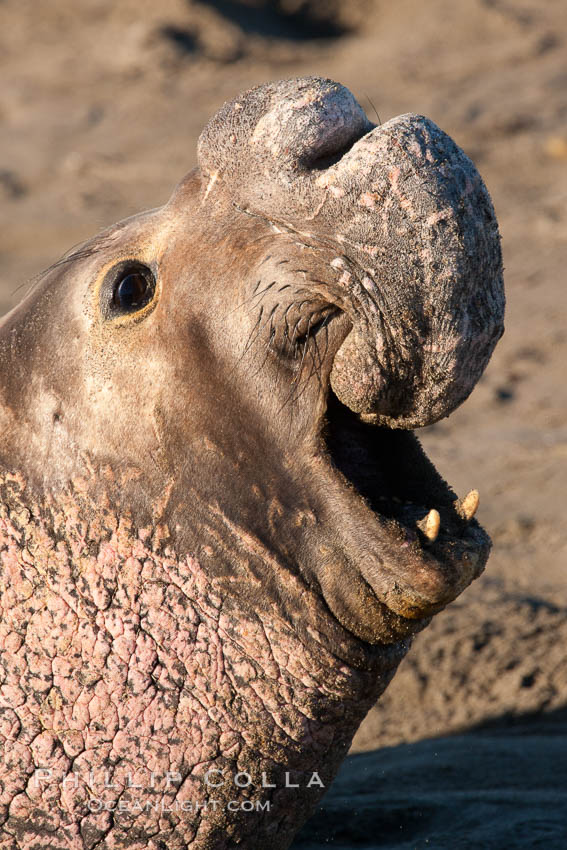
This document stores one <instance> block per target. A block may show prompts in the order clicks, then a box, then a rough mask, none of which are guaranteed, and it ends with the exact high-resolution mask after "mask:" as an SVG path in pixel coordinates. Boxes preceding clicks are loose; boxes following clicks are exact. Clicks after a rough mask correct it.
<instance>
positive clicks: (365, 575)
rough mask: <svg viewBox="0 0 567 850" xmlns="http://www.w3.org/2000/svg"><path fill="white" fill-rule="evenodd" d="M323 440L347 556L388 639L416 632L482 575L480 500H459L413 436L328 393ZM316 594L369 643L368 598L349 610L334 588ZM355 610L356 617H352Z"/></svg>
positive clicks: (485, 544) (484, 544) (484, 550)
mask: <svg viewBox="0 0 567 850" xmlns="http://www.w3.org/2000/svg"><path fill="white" fill-rule="evenodd" d="M324 439H325V444H326V449H327V451H326V458H325V460H326V463H327V464H328V465H329V466H330V467H331V471H332V474H333V477H334V479H335V483H336V485H337V489H338V488H340V489H341V490H342V492H343V494H344V497H345V498H344V501H343V503H342V504H343V508H344V509H345V510H344V513H343V514H342V516H341V517H340V518H339V521H340V523H341V526H342V529H341V533H343V539H345V540H346V539H348V543H347V545H346V549H347V550H348V558H349V560H350V561H351V563H352V562H353V561H355V562H356V566H357V572H358V573H359V575H360V579H361V581H362V583H363V584H364V587H365V588H366V591H368V590H370V591H371V594H370V596H371V597H374V598H375V600H376V602H377V603H378V607H380V608H381V609H384V608H385V609H387V612H388V617H389V622H390V626H391V627H392V629H393V632H394V633H396V635H397V636H398V637H399V636H402V635H403V634H404V633H406V634H407V633H409V632H411V631H415V630H416V629H417V628H418V627H419V626H418V621H422V620H424V619H425V618H428V617H430V616H431V615H432V614H434V613H436V612H437V611H439V610H440V609H442V608H443V607H444V606H445V605H446V604H447V603H448V602H450V601H452V600H453V599H454V598H455V597H456V596H458V595H459V593H461V592H462V590H464V588H465V587H467V586H468V585H469V584H470V582H471V581H473V579H475V578H476V577H477V576H478V575H480V573H481V572H482V570H483V569H484V565H485V563H486V560H487V558H488V554H489V550H490V539H489V538H488V536H487V535H486V533H485V532H484V531H483V529H482V528H481V527H480V526H479V524H478V523H477V522H476V520H475V519H474V513H475V510H476V508H477V506H478V493H477V492H476V491H474V490H473V491H471V492H470V493H469V494H468V495H467V496H465V497H464V498H463V499H458V498H457V497H456V495H455V493H454V492H453V491H452V490H451V488H450V487H449V486H448V485H447V484H446V482H445V481H444V480H443V479H442V478H441V476H440V475H439V474H438V473H437V471H436V469H435V467H434V466H433V464H432V463H431V461H430V460H429V459H428V458H427V456H426V454H425V452H424V451H423V449H422V448H421V445H420V443H419V441H418V439H417V438H416V436H415V435H414V433H413V432H412V431H409V430H402V429H390V428H387V427H384V426H380V425H376V424H374V422H373V421H372V417H365V416H364V415H361V414H357V413H355V412H353V411H351V410H350V409H349V408H347V407H346V406H345V405H343V404H342V403H341V402H340V401H339V400H338V399H337V397H336V396H335V395H334V393H333V392H332V390H329V399H328V405H327V412H326V423H325V427H324ZM345 529H346V531H345ZM322 588H323V593H324V596H325V598H326V601H327V603H328V604H329V607H330V608H331V610H333V612H334V613H335V615H336V616H338V618H339V619H340V620H342V621H343V624H344V625H347V626H348V628H349V629H350V630H351V631H353V632H355V633H356V634H357V636H359V637H362V638H364V639H365V640H370V642H374V641H373V640H372V634H373V633H374V631H375V630H374V628H373V626H372V623H371V622H370V620H371V619H372V617H376V616H377V615H376V606H374V608H373V605H372V604H368V600H369V599H370V596H369V594H368V592H366V594H362V595H361V593H360V592H359V591H357V592H358V596H359V601H358V603H356V604H355V603H353V601H352V599H347V595H348V594H349V593H350V592H351V591H350V590H345V589H344V586H343V587H342V588H340V587H339V585H338V583H336V582H334V583H333V584H332V586H331V585H330V584H329V582H328V581H327V583H326V586H324V585H323V584H322ZM338 596H341V599H338ZM364 599H366V602H365V601H364ZM353 607H356V608H357V609H358V611H359V615H360V616H358V617H354V616H351V615H352V614H353V613H354V611H353ZM343 611H350V614H348V615H345V616H343V614H342V613H341V612H343ZM347 620H348V622H347ZM366 620H368V622H366ZM381 634H382V635H383V634H384V631H383V627H382V632H381ZM369 635H370V637H369Z"/></svg>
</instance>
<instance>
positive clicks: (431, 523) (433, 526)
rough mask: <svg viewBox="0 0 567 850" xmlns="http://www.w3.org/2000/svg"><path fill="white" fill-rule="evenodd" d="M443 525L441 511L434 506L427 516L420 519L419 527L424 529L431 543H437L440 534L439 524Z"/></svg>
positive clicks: (421, 529)
mask: <svg viewBox="0 0 567 850" xmlns="http://www.w3.org/2000/svg"><path fill="white" fill-rule="evenodd" d="M440 525H441V517H440V516H439V511H436V510H435V508H432V509H431V510H430V511H429V513H428V514H427V516H426V517H424V518H423V519H420V520H419V521H418V523H417V527H418V528H419V529H420V531H422V532H423V533H424V534H425V536H426V537H427V539H428V540H429V542H430V543H435V541H436V540H437V535H438V534H439V526H440Z"/></svg>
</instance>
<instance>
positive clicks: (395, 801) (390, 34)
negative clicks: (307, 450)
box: [0, 0, 567, 850]
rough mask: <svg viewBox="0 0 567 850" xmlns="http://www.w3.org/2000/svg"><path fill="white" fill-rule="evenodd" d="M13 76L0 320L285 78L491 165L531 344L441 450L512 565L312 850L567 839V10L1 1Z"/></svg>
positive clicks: (382, 715) (1, 145)
mask: <svg viewBox="0 0 567 850" xmlns="http://www.w3.org/2000/svg"><path fill="white" fill-rule="evenodd" d="M0 67H1V70H2V76H1V83H0V126H1V128H2V131H1V133H0V313H1V312H4V311H5V310H7V309H8V308H9V307H10V306H11V305H13V304H15V303H16V302H17V301H18V300H19V299H20V298H21V297H22V295H23V294H24V293H25V291H26V285H27V283H26V282H27V281H28V280H29V279H30V278H31V277H32V276H33V275H34V274H36V273H37V272H39V271H40V270H41V269H42V268H43V267H45V266H47V265H49V264H50V263H51V262H52V261H53V260H54V259H56V258H57V257H58V256H59V255H60V254H61V253H62V252H63V251H65V250H66V249H67V248H69V247H70V246H71V245H72V244H74V243H76V242H78V241H80V240H82V239H84V238H86V237H88V236H90V235H92V234H93V233H94V232H96V231H97V230H99V229H101V228H102V227H104V226H105V225H107V224H110V223H112V222H113V221H115V220H117V219H119V218H122V217H125V216H127V215H129V214H131V213H133V212H136V211H138V210H140V209H142V208H145V207H151V206H157V205H159V204H161V203H162V202H163V201H165V200H166V199H167V197H168V195H169V193H170V190H171V188H172V187H173V185H174V184H175V183H176V182H177V181H178V180H179V179H180V177H181V176H182V175H183V174H184V172H186V171H187V170H188V169H189V168H190V167H192V166H193V165H194V163H195V142H196V138H197V136H198V133H199V132H200V130H201V128H202V126H203V125H204V123H205V122H206V120H207V119H208V117H209V116H210V115H211V114H212V112H214V111H215V110H216V109H217V108H218V107H219V106H220V105H221V104H222V102H223V101H224V100H226V99H228V98H229V97H232V96H233V95H235V94H237V93H238V92H239V91H241V90H243V89H245V88H247V87H249V86H251V85H255V84H257V83H259V82H263V81H265V80H268V79H276V78H280V77H289V76H296V75H301V74H306V73H317V74H322V75H325V76H330V77H332V78H334V79H337V80H339V81H340V82H342V83H344V84H346V85H347V86H348V87H349V88H351V90H352V91H353V92H354V93H355V95H356V96H357V97H358V99H359V100H360V102H361V103H362V104H363V106H364V107H365V109H366V110H367V112H368V114H369V115H370V117H371V118H372V119H373V120H382V121H383V120H385V119H387V118H389V117H391V116H393V115H396V114H399V113H402V112H406V111H415V112H422V113H425V114H426V115H428V116H430V117H431V118H433V120H435V121H436V122H437V123H438V124H440V126H441V127H443V129H445V130H446V131H447V132H449V133H450V134H451V135H452V136H453V137H454V138H455V139H456V140H457V141H458V142H459V144H460V145H461V146H462V147H463V148H464V149H465V150H466V152H467V153H468V154H469V155H470V156H471V157H472V158H473V159H474V161H475V162H476V164H477V166H478V167H479V169H480V171H481V173H482V175H483V177H484V179H485V181H486V183H487V185H488V187H489V189H490V191H491V193H492V196H493V199H494V203H495V207H496V211H497V214H498V217H499V220H500V224H501V231H502V236H503V250H504V259H505V267H506V285H507V295H508V312H507V331H506V335H505V336H504V338H503V340H502V341H501V343H500V345H499V347H498V349H497V351H496V353H495V355H494V357H493V360H492V362H491V364H490V366H489V368H488V370H487V372H486V375H485V377H484V378H483V380H482V381H481V383H480V384H479V386H478V388H477V389H476V390H475V392H474V394H473V395H472V397H471V398H470V399H469V400H468V401H467V403H466V404H465V405H464V406H463V407H462V408H461V409H460V410H459V411H457V412H456V413H455V414H454V415H453V416H452V417H451V418H450V419H449V420H445V421H443V422H442V423H440V424H439V425H437V426H434V427H433V428H430V429H428V430H427V431H426V432H425V433H424V434H423V439H424V442H425V445H426V448H427V450H428V452H429V454H430V455H431V457H432V459H433V460H434V461H435V463H436V464H437V466H438V468H439V469H440V470H441V471H442V473H443V474H444V475H445V477H447V479H448V480H449V481H450V482H451V483H452V484H453V485H454V486H455V488H456V489H457V490H458V491H459V492H460V493H464V492H466V491H467V490H468V489H470V488H471V487H476V488H478V489H479V490H480V492H481V499H482V503H481V510H480V519H481V521H482V522H483V523H484V524H485V526H486V527H487V528H488V529H489V531H490V533H491V534H492V537H493V541H494V552H493V555H492V558H491V561H490V563H489V567H488V569H487V571H486V573H485V576H484V577H483V578H481V579H480V580H479V581H478V582H476V584H475V586H474V587H472V588H470V589H469V590H468V591H467V592H466V593H465V594H464V595H463V596H462V597H461V600H460V601H459V602H458V603H455V604H454V605H453V606H451V607H450V609H449V610H448V611H446V612H444V613H443V614H441V615H439V616H438V617H437V618H436V620H435V621H434V623H433V624H432V626H431V627H430V628H429V629H427V630H426V631H425V632H424V633H423V634H422V635H420V636H419V637H418V638H417V639H416V642H415V646H414V649H413V650H412V653H411V654H410V655H409V657H408V658H407V659H406V661H404V663H403V665H402V667H401V669H400V672H399V674H398V676H397V677H396V679H395V680H394V683H393V684H392V686H391V688H390V689H389V691H388V692H387V693H386V695H385V696H384V698H383V699H382V700H381V702H380V703H379V705H378V706H377V707H376V708H375V709H373V710H372V711H371V712H370V714H369V716H368V718H367V720H366V721H365V723H364V724H363V726H362V728H361V730H360V732H359V734H358V736H357V738H356V739H355V742H354V747H353V751H354V752H359V753H360V752H361V751H375V750H376V748H378V747H381V748H382V749H380V750H379V751H377V752H367V753H366V754H364V755H353V756H351V758H350V759H349V760H348V761H347V763H346V764H345V766H344V768H343V771H342V773H341V776H340V777H339V780H338V781H337V783H336V785H335V787H334V788H333V790H332V791H331V793H330V794H329V795H328V797H327V798H326V801H325V804H324V810H323V813H319V814H318V815H317V816H316V817H315V819H314V820H313V821H312V822H311V824H310V825H308V827H307V828H306V831H305V832H304V833H303V836H302V837H301V838H298V839H297V842H296V844H295V845H294V846H296V847H297V848H298V850H299V848H302V850H307V848H311V850H315V848H320V847H323V846H325V847H327V846H333V847H336V848H337V850H339V848H341V849H342V848H345V850H346V848H354V847H357V848H358V847H361V848H362V847H364V848H370V847H376V848H378V847H380V848H394V847H395V848H410V847H411V848H414V847H419V848H421V847H432V848H445V847H447V848H465V847H466V848H468V847H471V848H472V847H474V848H478V847H483V848H484V847H490V848H492V847H494V848H497V847H506V848H513V847H540V846H541V847H546V848H556V847H557V848H564V847H566V846H567V808H566V804H567V781H566V780H567V776H566V774H565V764H566V763H567V762H566V757H567V709H566V705H567V660H566V657H565V647H566V646H567V583H566V581H565V572H566V570H567V523H566V522H565V519H564V516H565V508H566V505H565V481H566V479H567V475H566V471H567V398H566V395H567V392H566V385H567V381H566V373H567V323H566V315H565V314H566V310H567V297H566V285H565V268H566V267H567V11H566V9H565V4H564V0H539V1H538V0H462V2H459V3H456V2H454V0H430V2H428V3H421V2H410V0H399V2H396V3H391V2H386V0H354V2H351V3H340V2H338V0H337V2H332V0H328V1H327V2H319V3H316V2H312V3H309V2H293V0H280V2H271V3H269V2H261V0H248V2H229V0H214V2H209V3H198V2H184V0H160V3H158V4H155V3H151V2H149V0H136V2H134V0H120V2H115V3H112V2H110V0H80V2H78V3H77V2H74V0H57V2H54V3H49V4H38V3H37V2H33V0H0ZM412 742H414V743H412ZM384 748H386V749H384Z"/></svg>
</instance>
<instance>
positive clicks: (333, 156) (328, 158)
mask: <svg viewBox="0 0 567 850" xmlns="http://www.w3.org/2000/svg"><path fill="white" fill-rule="evenodd" d="M371 129H373V127H372V126H371V127H369V128H368V129H365V130H362V131H361V132H359V133H357V134H355V135H353V136H352V138H351V139H350V140H348V141H346V142H344V143H343V144H342V145H340V146H339V147H337V148H336V149H335V150H329V151H327V150H324V151H323V152H321V150H320V149H318V150H317V151H309V153H306V154H305V155H304V156H302V157H300V159H299V165H300V166H301V167H302V168H305V169H307V170H309V171H325V169H327V168H330V167H331V166H332V165H336V164H337V162H340V161H341V159H342V158H343V156H344V155H345V154H347V153H348V152H349V150H350V149H351V148H352V147H353V146H354V145H355V144H356V142H358V141H359V139H362V137H363V136H365V135H366V134H367V133H368V132H369V131H370V130H371Z"/></svg>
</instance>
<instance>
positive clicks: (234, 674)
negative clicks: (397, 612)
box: [0, 478, 406, 850]
mask: <svg viewBox="0 0 567 850" xmlns="http://www.w3.org/2000/svg"><path fill="white" fill-rule="evenodd" d="M21 485H22V482H21V481H19V480H14V479H13V478H12V480H8V481H7V482H6V481H5V482H4V488H3V493H2V495H3V497H4V498H6V496H7V494H8V492H9V494H10V495H9V500H10V504H11V505H12V507H11V509H10V510H8V509H7V507H6V502H3V503H1V504H0V559H1V561H0V562H1V564H2V573H1V580H0V581H1V583H0V598H1V603H0V612H1V617H0V650H1V656H0V658H1V662H0V671H1V682H2V684H1V686H0V746H1V747H2V751H3V758H2V762H1V764H0V789H1V795H0V821H1V823H2V833H1V835H2V837H1V838H0V847H1V848H2V850H15V848H18V850H31V848H34V847H37V846H38V836H39V835H41V841H40V846H41V847H46V848H47V847H49V848H53V850H55V848H57V850H59V848H61V850H62V848H76V850H83V848H94V847H106V848H122V847H129V848H140V850H141V848H152V850H154V848H155V850H157V848H163V847H167V848H172V849H173V848H185V847H187V846H191V847H199V848H201V847H203V848H204V847H211V848H212V847H215V848H219V850H222V848H228V847H232V846H234V843H233V837H234V835H235V833H238V835H239V837H240V841H244V842H245V843H244V846H254V847H256V846H258V847H261V846H265V844H262V841H268V840H269V841H270V844H271V846H273V847H285V846H287V844H288V842H289V835H290V827H292V826H293V825H295V824H296V823H297V821H298V819H299V820H301V819H304V818H305V816H306V814H307V813H308V811H309V810H310V809H311V808H312V806H313V805H314V803H315V802H316V800H317V799H318V798H319V797H320V796H321V794H322V793H323V791H324V788H325V787H327V786H328V784H329V783H330V781H331V779H332V777H333V775H334V772H335V770H336V767H337V766H338V762H339V761H340V760H341V759H342V757H343V756H344V754H345V752H346V749H347V748H348V746H349V743H350V740H351V738H352V735H353V734H354V731H355V730H356V727H357V725H358V723H359V721H360V717H361V716H362V715H363V714H364V713H365V711H366V710H367V709H368V708H369V706H370V704H371V703H372V701H373V699H374V698H375V697H376V696H377V695H378V694H379V693H380V692H381V691H382V690H383V689H384V688H385V687H386V685H387V683H388V682H389V680H390V678H391V676H392V675H393V672H394V670H395V667H396V666H397V663H398V662H399V660H400V658H401V656H402V655H403V653H404V651H405V649H406V645H405V642H403V641H402V642H400V644H399V645H394V646H392V647H391V649H390V650H389V653H388V654H389V659H385V658H384V656H383V655H382V656H381V659H380V669H379V671H377V670H376V669H375V665H373V664H372V663H370V664H366V665H365V667H363V668H362V669H356V664H357V662H358V663H360V657H359V658H358V659H357V658H356V657H352V658H351V659H350V663H349V659H348V653H345V654H346V655H347V660H341V659H340V652H341V650H344V649H345V647H341V646H340V644H339V645H337V646H335V647H331V646H329V641H328V637H327V635H326V631H327V630H326V628H325V616H326V614H325V611H324V609H323V606H322V605H321V603H320V601H319V600H318V599H317V598H316V597H315V595H314V594H313V593H312V592H310V591H309V590H308V589H304V590H303V593H304V597H305V598H304V605H305V611H306V620H307V625H308V628H309V640H305V638H304V637H303V636H302V635H300V634H298V632H297V631H296V630H295V629H294V628H293V626H292V624H290V623H289V622H286V621H285V619H284V618H282V617H280V616H278V614H277V612H275V611H274V612H273V614H272V615H271V616H269V617H267V616H266V615H265V614H264V613H258V614H255V613H254V612H249V613H248V614H247V613H246V612H245V611H244V610H243V609H242V607H241V606H240V607H236V606H235V605H234V604H233V603H232V601H231V600H230V599H227V598H226V596H224V598H223V593H222V590H221V588H219V587H217V583H216V582H215V580H214V578H212V579H211V577H210V576H208V575H207V573H206V572H205V571H204V570H203V568H202V567H201V565H200V564H199V562H198V560H197V559H196V558H194V557H192V556H190V555H187V556H185V557H184V558H182V559H178V558H177V557H176V556H175V554H174V553H173V552H172V551H171V548H170V547H168V546H167V545H165V546H164V545H163V537H160V533H155V532H154V533H152V534H149V535H148V534H147V533H144V531H142V532H141V533H140V532H139V531H138V532H137V531H136V529H134V528H133V527H132V523H131V522H130V521H128V520H127V519H125V518H124V517H117V516H116V515H115V514H114V513H112V511H110V510H106V511H97V520H96V522H94V523H93V522H91V523H87V522H86V521H85V520H84V519H83V517H84V516H85V517H86V516H88V515H89V513H90V514H91V515H92V511H93V506H92V505H91V504H89V502H88V500H81V501H80V502H78V500H77V496H76V494H73V495H71V494H68V495H67V496H66V497H65V496H61V495H60V497H59V499H58V502H57V505H53V504H46V505H41V506H40V505H34V504H33V502H30V499H29V496H26V494H25V493H24V491H23V489H22V486H21ZM40 516H41V518H40ZM166 533H167V530H166V529H165V528H162V529H161V535H163V534H166ZM57 537H60V538H61V539H60V541H59V542H55V539H56V538H57ZM63 541H64V542H63ZM333 650H334V651H333ZM337 652H338V653H339V656H337V654H336V653H337ZM290 765H293V767H292V768H290ZM290 769H291V776H290V778H289V781H288V784H292V783H294V784H298V785H299V789H296V788H286V787H285V784H286V770H287V771H289V770H290ZM47 770H49V771H50V772H51V773H50V774H49V775H48V774H47V773H46V771H47ZM208 770H218V771H220V773H213V774H212V781H214V783H217V782H220V781H221V780H222V781H224V784H223V785H222V787H220V788H212V787H210V788H209V787H207V785H206V784H205V782H204V776H205V774H206V772H207V771H208ZM239 771H243V772H244V773H248V774H250V776H251V779H252V784H251V785H250V787H246V788H238V787H236V786H235V785H234V776H235V775H236V774H237V773H238V772H239ZM314 772H317V774H318V776H319V777H320V780H321V783H322V784H323V786H324V787H322V786H321V784H320V783H319V781H317V780H316V781H315V782H314V784H312V786H311V788H309V787H307V786H308V783H309V782H310V780H311V779H312V776H313V774H314ZM152 774H153V780H152ZM263 774H265V781H264V784H268V783H269V784H272V785H275V786H276V788H275V789H274V788H263V787H262V778H263V776H262V775H263ZM168 776H169V780H168V779H167V777H168ZM64 780H65V781H64ZM241 781H244V780H241ZM152 782H153V786H154V787H152ZM111 785H115V786H116V787H115V788H112V787H108V786H111ZM135 786H141V787H138V788H136V787H135ZM89 800H91V801H93V800H96V801H104V802H105V803H106V804H110V805H112V806H114V807H117V806H119V805H120V804H121V803H120V801H122V802H123V803H124V804H125V805H128V806H129V807H130V809H131V811H130V812H126V811H125V812H123V813H117V814H114V815H112V814H111V813H110V812H105V811H102V812H100V811H98V808H99V803H98V802H96V804H92V803H91V805H92V806H93V809H94V810H93V811H89ZM206 800H209V801H211V800H216V801H217V804H216V811H212V810H211V808H210V806H211V805H213V804H212V803H211V802H210V803H209V808H208V809H207V810H204V809H200V810H198V811H197V812H191V811H175V806H179V805H180V804H181V803H182V801H185V802H186V803H187V801H190V802H191V804H192V805H193V804H194V803H195V802H198V803H203V802H205V801H206ZM248 800H251V801H253V803H255V802H256V801H260V802H261V803H262V804H265V803H266V802H269V809H265V810H261V811H259V812H258V813H256V812H254V811H252V812H250V811H246V812H244V813H242V814H239V813H238V812H227V810H226V806H227V804H228V803H229V802H230V803H231V804H233V805H234V801H237V803H238V804H240V803H242V801H248ZM148 803H151V805H152V806H153V808H154V810H151V811H149V812H139V811H134V812H132V808H133V807H135V806H136V804H138V805H142V806H144V805H147V804H148ZM156 806H158V807H160V806H163V807H164V808H166V809H167V808H169V809H173V811H169V812H167V811H166V812H161V811H159V810H158V811H155V807H156ZM205 815H206V816H205ZM247 842H248V843H247Z"/></svg>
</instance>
